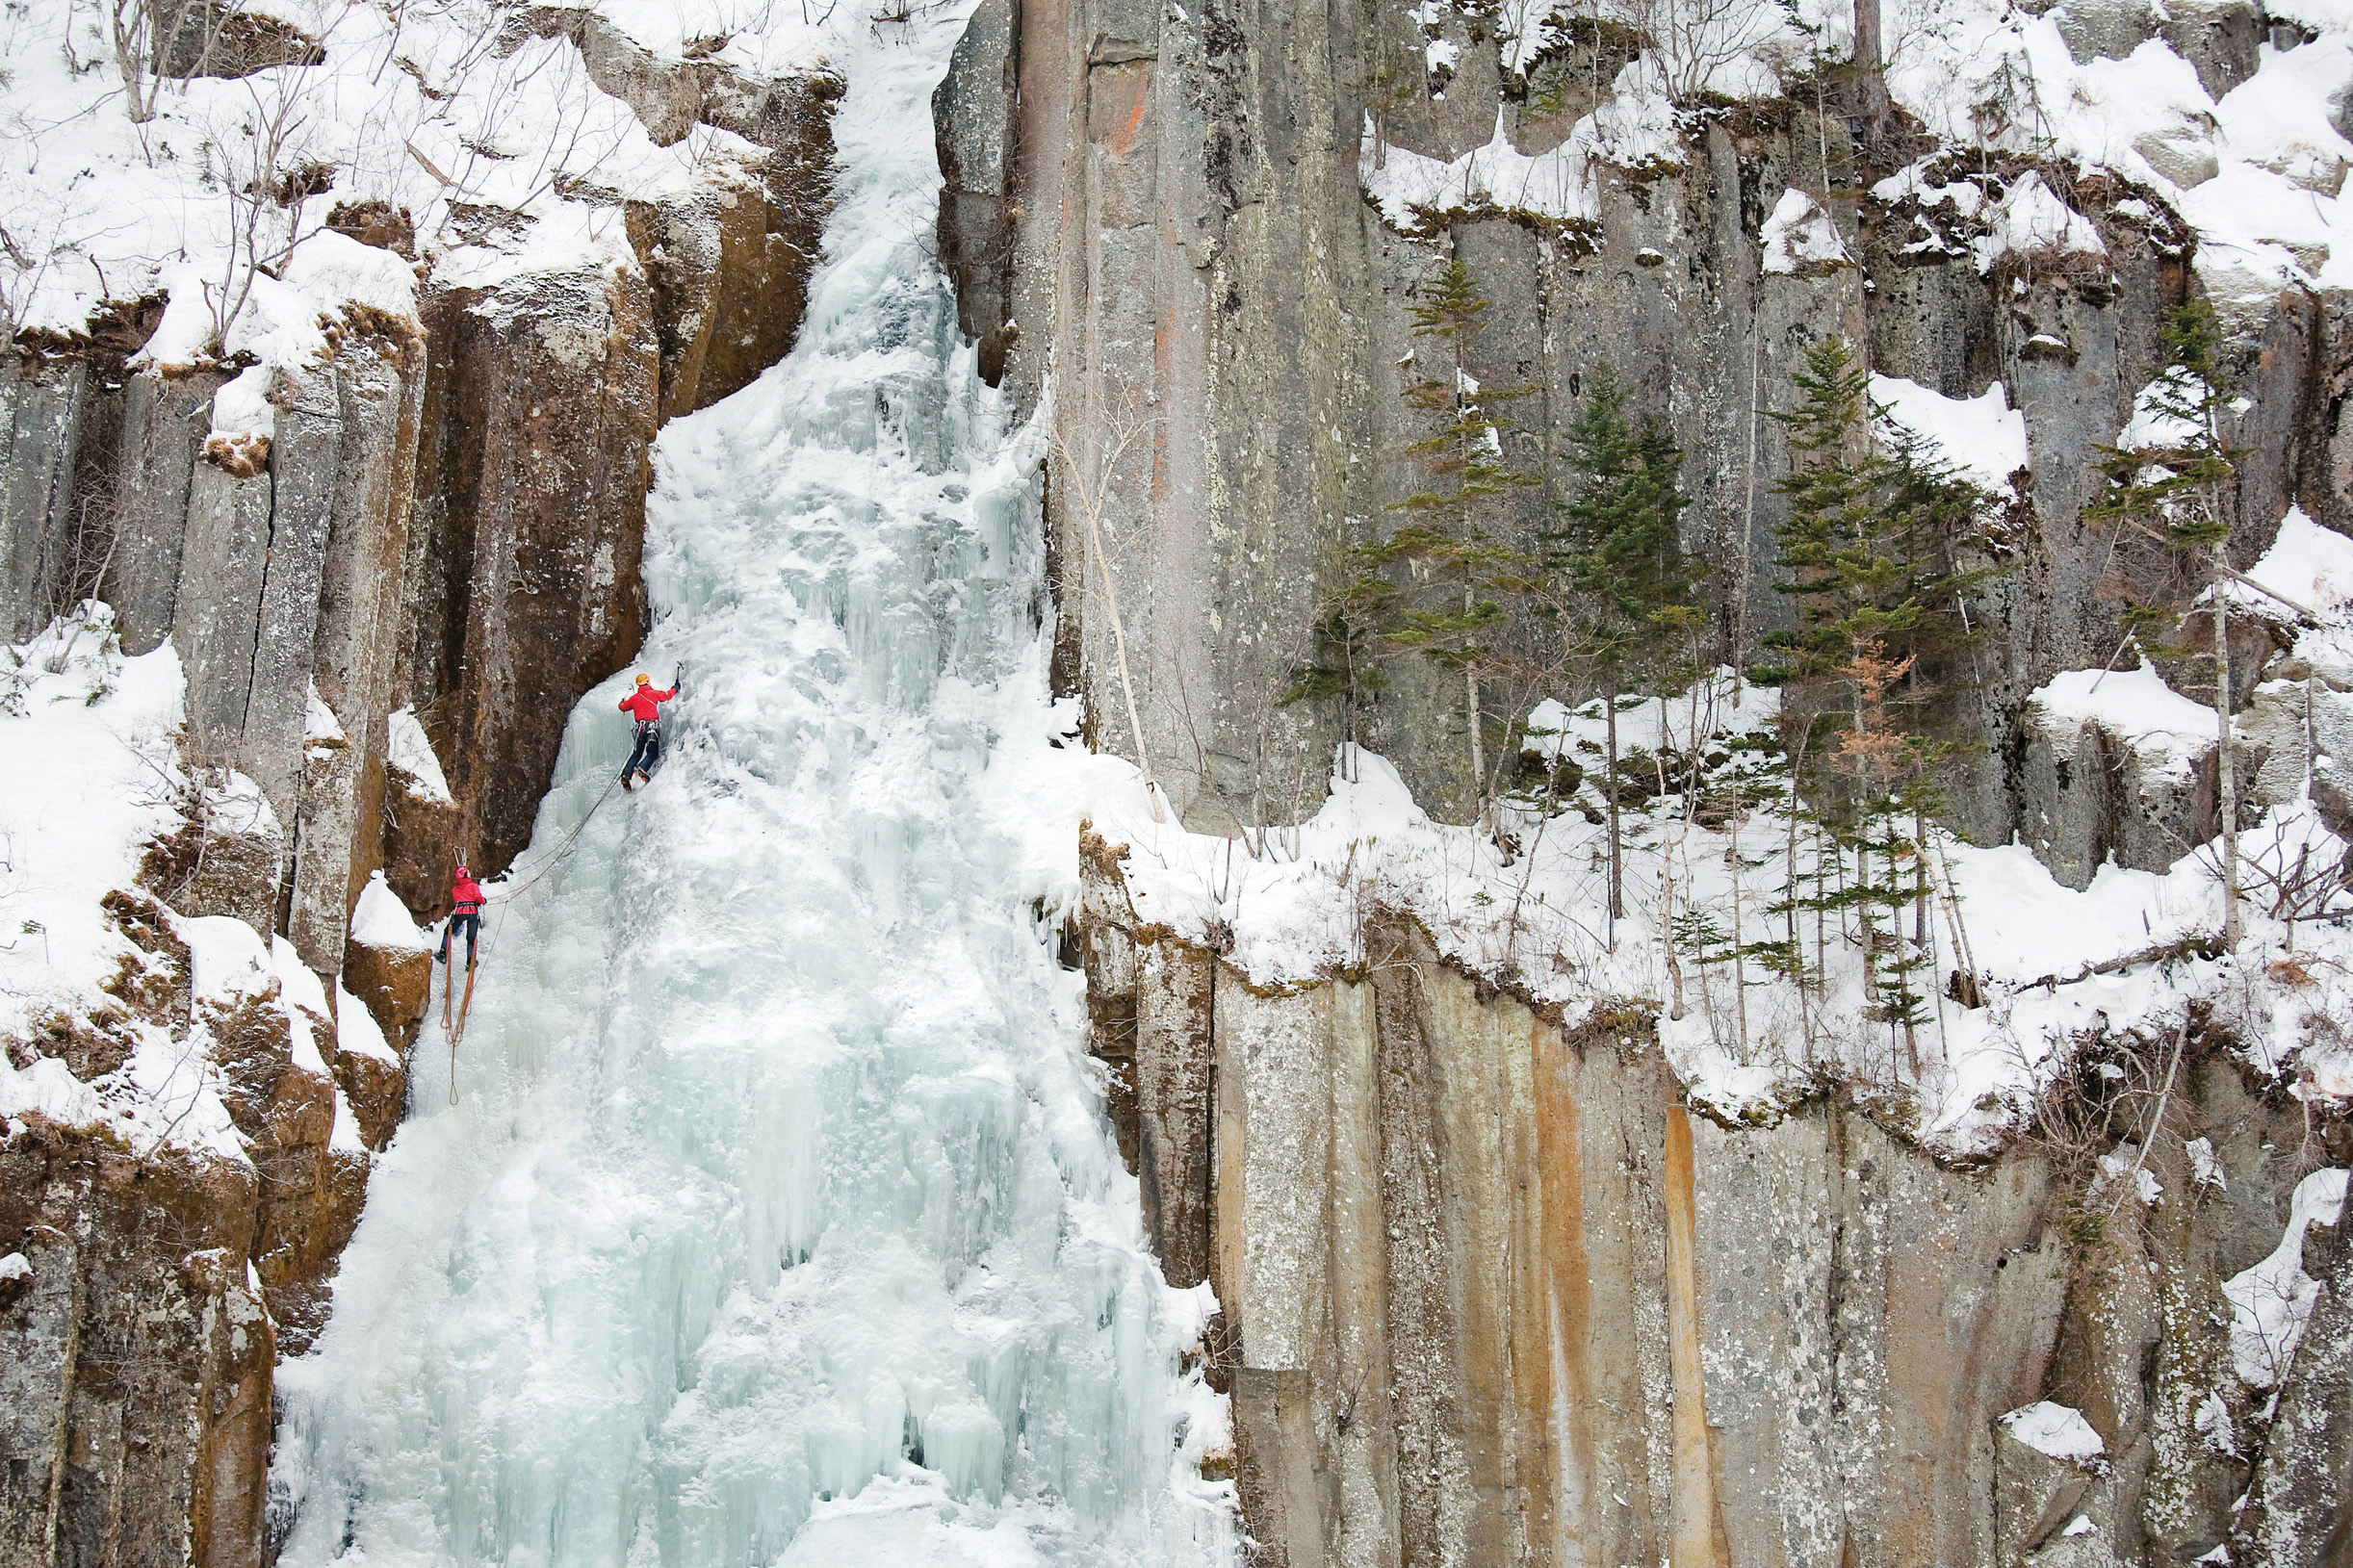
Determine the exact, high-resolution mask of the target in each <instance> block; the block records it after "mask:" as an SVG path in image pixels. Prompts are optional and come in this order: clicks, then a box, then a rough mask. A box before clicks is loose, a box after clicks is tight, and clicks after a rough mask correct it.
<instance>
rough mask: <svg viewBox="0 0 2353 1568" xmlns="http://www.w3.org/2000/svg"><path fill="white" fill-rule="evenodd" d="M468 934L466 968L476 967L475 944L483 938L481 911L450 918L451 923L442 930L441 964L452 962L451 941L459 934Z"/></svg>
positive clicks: (460, 913)
mask: <svg viewBox="0 0 2353 1568" xmlns="http://www.w3.org/2000/svg"><path fill="white" fill-rule="evenodd" d="M461 931H462V932H464V933H465V934H466V967H467V968H469V969H471V968H473V967H474V944H475V943H476V942H477V941H478V940H479V939H480V938H481V935H482V914H481V912H480V911H479V910H476V911H473V912H472V913H468V912H466V911H463V910H461V911H459V912H458V913H455V914H453V915H451V916H450V923H449V924H448V925H446V926H444V927H442V929H441V962H442V963H444V964H447V963H449V962H450V939H451V938H453V937H455V936H456V935H457V934H458V933H459V932H461Z"/></svg>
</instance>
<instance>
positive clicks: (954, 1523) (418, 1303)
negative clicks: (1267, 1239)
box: [272, 14, 1233, 1568]
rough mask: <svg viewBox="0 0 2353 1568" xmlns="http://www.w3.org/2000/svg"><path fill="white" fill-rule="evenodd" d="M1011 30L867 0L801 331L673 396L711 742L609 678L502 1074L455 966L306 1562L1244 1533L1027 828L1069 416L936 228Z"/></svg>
mask: <svg viewBox="0 0 2353 1568" xmlns="http://www.w3.org/2000/svg"><path fill="white" fill-rule="evenodd" d="M960 27H961V19H960V17H958V16H957V15H954V14H948V15H939V14H934V15H933V16H931V17H930V18H928V19H918V21H917V22H916V23H915V25H914V27H913V29H912V36H911V37H910V38H908V39H903V40H892V41H884V40H878V39H874V38H872V37H871V36H869V34H868V30H867V28H866V22H865V20H864V18H863V16H861V17H860V18H858V19H856V20H855V21H852V22H850V23H848V24H845V27H844V30H843V32H842V34H841V36H840V39H839V40H838V42H839V47H838V48H837V49H836V51H835V53H834V55H833V59H834V62H835V64H837V65H838V66H839V67H840V68H841V69H842V70H843V71H844V73H845V74H846V76H847V78H848V82H849V90H848V94H847V96H846V98H845V99H844V100H843V102H842V104H841V106H840V117H839V119H838V121H837V126H836V133H837V138H838V141H839V145H840V154H841V160H842V165H843V174H842V179H841V183H840V188H839V193H838V194H839V201H840V205H839V207H838V210H837V212H836V214H835V216H834V218H833V219H832V223H831V228H830V234H829V244H828V256H827V260H826V262H825V264H824V266H823V268H822V270H820V272H819V273H818V276H817V278H816V280H815V285H814V288H813V297H812V303H811V306H810V313H809V318H808V321H807V324H806V326H805V327H804V329H803V333H802V337H801V341H800V344H799V346H798V347H797V348H796V349H795V350H794V352H793V354H792V356H791V357H790V359H789V360H788V361H787V362H786V363H785V364H784V365H783V366H780V367H779V368H778V369H776V370H774V371H771V372H770V373H768V374H767V375H766V376H764V377H763V378H762V379H761V380H760V381H759V382H758V383H757V384H756V385H754V386H753V387H751V388H749V389H747V390H745V391H744V392H742V393H740V394H738V395H737V396H736V397H734V398H730V399H728V400H727V401H726V402H723V403H721V404H719V405H717V406H715V407H713V408H711V409H709V410H706V411H705V412H703V413H701V414H698V415H695V416H693V417H691V418H689V419H686V420H683V421H680V422H678V423H676V424H672V425H671V426H670V427H669V428H668V429H667V430H666V431H665V432H664V434H663V436H662V438H661V443H660V448H659V480H658V485H657V492H656V495H655V498H654V501H653V504H652V509H651V517H650V522H649V534H648V544H647V561H646V576H647V581H648V585H649V588H650V591H651V594H652V598H653V601H654V604H655V607H656V625H655V630H654V632H653V635H652V638H651V642H650V645H649V646H648V648H647V649H646V651H645V654H644V655H643V658H644V664H643V667H644V668H645V669H647V670H649V671H652V672H654V673H655V675H656V677H657V679H658V680H661V679H666V678H667V676H668V674H669V671H670V669H671V667H672V663H673V661H674V660H677V659H685V660H687V661H688V663H689V668H688V669H687V671H686V686H685V697H684V699H683V700H682V701H681V702H680V703H679V705H678V706H677V707H676V709H675V710H674V712H675V716H674V717H672V718H671V719H670V721H669V725H668V729H669V740H670V747H671V751H670V756H669V758H668V761H667V764H666V766H665V768H664V770H663V772H662V773H661V775H660V776H659V779H658V780H657V782H656V783H655V784H654V786H653V787H652V788H651V789H650V790H649V791H645V792H642V793H639V794H637V795H634V796H629V795H622V794H618V793H613V794H610V795H609V797H608V798H606V799H605V800H604V804H603V805H602V807H601V809H599V810H596V811H595V812H594V814H593V815H588V813H589V811H590V808H591V806H592V805H593V804H594V803H596V802H597V801H598V800H599V798H600V797H605V796H607V793H608V785H609V784H610V783H611V781H612V779H613V776H614V774H615V773H616V771H617V770H618V767H619V764H620V761H621V758H622V757H623V755H624V754H625V752H626V751H627V743H628V729H629V726H628V724H627V722H626V721H625V720H623V719H622V718H621V717H620V716H619V715H618V714H617V713H616V712H615V711H614V704H615V699H616V696H617V693H618V691H619V690H620V689H621V684H622V681H624V680H626V676H622V677H616V678H615V680H614V681H611V682H609V683H608V685H607V686H606V687H604V688H602V689H600V690H598V691H596V692H593V693H591V694H590V695H589V696H588V697H587V698H586V699H585V700H584V701H583V702H582V705H581V707H580V708H579V710H578V711H577V712H576V714H575V715H574V718H573V722H572V726H571V730H570V733H568V735H567V737H566V740H565V745H564V752H563V758H562V761H561V764H560V766H559V768H558V773H557V778H556V785H555V787H554V789H553V790H552V791H551V793H550V795H549V797H548V800H547V803H546V805H545V807H544V809H543V810H542V812H541V816H540V822H539V834H538V839H537V843H536V845H535V846H534V848H533V849H532V850H531V851H530V852H529V853H528V854H527V855H526V856H525V857H524V858H523V861H521V862H520V867H519V871H518V874H517V876H516V877H514V878H513V879H510V882H511V883H514V884H520V883H521V882H522V881H523V880H524V879H525V878H528V877H529V876H530V875H531V874H532V873H534V872H536V871H538V870H539V869H540V868H541V867H542V866H549V865H552V867H553V868H552V869H551V870H550V871H549V872H548V874H547V876H546V877H545V879H544V881H541V882H539V883H538V884H537V885H536V886H533V887H530V888H528V889H526V890H523V891H521V892H520V893H519V894H518V895H515V896H512V897H507V898H502V897H501V896H500V894H499V889H498V888H496V887H494V888H493V889H492V891H493V896H494V902H493V906H492V909H491V912H490V913H489V915H488V918H487V922H486V924H487V930H486V933H485V951H484V957H483V967H482V970H481V974H480V979H479V984H478V990H477V992H476V996H475V1001H474V1015H473V1021H472V1024H471V1026H470V1028H469V1029H468V1030H467V1032H466V1035H465V1038H464V1041H463V1044H462V1050H461V1052H460V1054H459V1059H458V1064H457V1068H456V1079H457V1083H456V1089H457V1092H458V1103H457V1104H456V1105H454V1106H452V1105H451V1104H450V1099H451V1093H450V1090H451V1086H450V1084H449V1081H448V1074H449V1066H448V1064H449V1060H450V1057H449V1049H448V1044H447V1041H444V1040H443V1039H442V1038H441V1035H440V1031H439V1029H438V1025H437V1015H436V1021H435V1022H432V1023H428V1026H427V1032H426V1035H425V1038H424V1039H423V1040H422V1041H420V1043H419V1046H418V1049H417V1055H416V1069H417V1076H416V1079H415V1087H414V1095H415V1109H416V1113H417V1114H416V1117H415V1118H414V1119H413V1120H411V1121H410V1122H409V1123H408V1124H407V1125H406V1126H405V1127H404V1128H403V1129H402V1131H401V1135H400V1138H399V1139H398V1141H397V1142H396V1143H395V1144H394V1145H393V1147H392V1149H391V1151H390V1152H389V1153H388V1155H387V1156H386V1157H385V1158H384V1160H383V1162H382V1164H381V1165H380V1167H379V1169H378V1170H377V1173H376V1175H375V1179H374V1184H373V1186H372V1187H371V1189H370V1194H369V1200H368V1211H367V1214H366V1218H365V1220H364V1221H363V1222H362V1224H361V1226H360V1230H359V1233H358V1236H357V1238H356V1239H355V1240H354V1242H353V1244H352V1246H351V1247H350V1249H349V1252H348V1253H347V1254H346V1255H345V1260H344V1264H343V1272H342V1274H341V1277H340V1279H339V1280H338V1282H337V1287H336V1297H335V1311H334V1317H333V1320H332V1322H331V1324H330V1325H329V1326H328V1328H327V1330H326V1332H325V1334H324V1335H323V1338H322V1340H321V1342H320V1344H319V1346H318V1348H317V1350H315V1351H314V1352H313V1353H312V1354H311V1355H309V1356H307V1357H305V1358H303V1359H302V1360H300V1361H297V1362H294V1363H290V1364H289V1365H288V1366H287V1367H286V1368H285V1369H284V1372H283V1374H282V1379H281V1385H280V1386H281V1387H282V1388H283V1390H284V1391H285V1397H286V1407H285V1413H284V1418H283V1423H282V1426H281V1428H280V1433H279V1442H278V1447H277V1457H276V1461H275V1464H276V1468H275V1471H274V1473H273V1476H272V1492H273V1500H272V1507H273V1517H274V1519H275V1521H276V1524H277V1526H278V1528H279V1529H285V1530H289V1531H291V1533H290V1534H289V1535H288V1536H287V1539H286V1544H285V1548H284V1555H283V1559H282V1560H284V1561H285V1562H286V1563H288V1564H290V1565H297V1568H317V1565H322V1564H327V1563H344V1564H359V1563H366V1564H368V1565H370V1568H393V1565H402V1568H406V1565H411V1564H472V1563H496V1564H502V1565H511V1568H526V1565H529V1568H588V1565H606V1564H609V1565H613V1568H624V1565H627V1568H641V1565H653V1564H662V1565H670V1568H723V1565H733V1564H770V1563H780V1562H781V1563H789V1564H803V1563H807V1564H817V1563H822V1564H827V1565H829V1568H855V1565H859V1564H866V1563H888V1564H890V1565H891V1568H917V1565H918V1564H931V1563H940V1564H988V1565H992V1568H1016V1565H1022V1564H1033V1563H1036V1564H1046V1563H1051V1564H1078V1563H1087V1564H1097V1563H1099V1564H1115V1563H1116V1564H1130V1563H1137V1564H1142V1563H1202V1564H1206V1563H1214V1562H1227V1561H1230V1560H1231V1557H1232V1554H1233V1547H1232V1535H1233V1527H1232V1524H1231V1519H1230V1514H1229V1512H1228V1509H1227V1508H1226V1506H1225V1505H1224V1489H1223V1488H1221V1487H1214V1486H1210V1485H1207V1484H1205V1483H1203V1482H1202V1480H1201V1479H1200V1474H1199V1463H1200V1458H1201V1454H1202V1451H1203V1449H1204V1448H1205V1447H1213V1446H1217V1445H1221V1444H1223V1442H1224V1441H1225V1437H1224V1432H1225V1415H1224V1411H1223V1407H1222V1403H1221V1401H1218V1400H1217V1399H1216V1398H1215V1397H1214V1396H1213V1395H1211V1394H1210V1393H1209V1392H1208V1391H1207V1390H1206V1389H1205V1388H1203V1387H1202V1384H1201V1382H1200V1379H1199V1376H1198V1375H1197V1374H1196V1373H1193V1372H1189V1371H1188V1370H1186V1365H1185V1352H1186V1350H1187V1349H1188V1347H1189V1346H1190V1345H1191V1344H1192V1342H1193V1340H1194V1337H1195V1335H1196V1333H1197V1331H1198V1327H1199V1321H1198V1320H1199V1315H1200V1311H1201V1305H1202V1303H1201V1299H1200V1296H1199V1293H1178V1292H1174V1291H1171V1290H1169V1289H1168V1288H1167V1287H1166V1286H1165V1285H1164V1284H1163V1283H1162V1282H1161V1280H1160V1276H1159V1274H1158V1272H1157V1270H1156V1269H1155V1267H1154V1266H1153V1263H1152V1261H1151V1257H1150V1255H1149V1253H1148V1252H1147V1250H1146V1249H1145V1244H1144V1241H1143V1236H1142V1231H1141V1225H1140V1222H1139V1220H1138V1217H1137V1203H1136V1189H1135V1184H1134V1182H1133V1180H1132V1179H1131V1178H1130V1177H1129V1176H1128V1175H1127V1174H1126V1172H1125V1170H1123V1168H1122V1167H1121V1164H1120V1159H1119V1154H1118V1151H1117V1149H1116V1147H1115V1146H1114V1145H1113V1144H1112V1141H1111V1138H1110V1134H1109V1130H1108V1127H1107V1125H1106V1123H1105V1121H1104V1119H1103V1117H1102V1114H1101V1111H1100V1108H1099V1095H1098V1091H1097V1088H1096V1083H1095V1080H1094V1079H1093V1077H1092V1076H1091V1074H1090V1068H1089V1064H1088V1062H1087V1060H1086V1058H1085V1057H1084V1055H1083V1054H1082V1050H1081V1037H1080V1020H1081V1017H1082V1015H1083V1007H1082V997H1081V994H1080V989H1079V985H1078V981H1077V977H1076V976H1074V975H1072V974H1069V973H1066V972H1065V971H1063V970H1061V969H1060V968H1058V967H1057V966H1056V964H1054V962H1053V959H1052V956H1051V951H1050V947H1049V945H1048V944H1047V941H1046V939H1045V934H1044V933H1043V932H1042V931H1041V929H1040V928H1039V926H1038V925H1037V923H1036V922H1035V920H1034V919H1033V917H1032V915H1031V913H1030V910H1029V908H1028V907H1027V905H1026V903H1025V901H1024V898H1025V894H1026V892H1027V890H1028V888H1027V886H1026V885H1025V884H1024V881H1023V877H1024V871H1023V865H1024V863H1025V862H1024V861H1023V860H1022V851H1021V847H1020V843H1019V840H1018V838H1017V836H1016V835H1013V834H1011V833H1009V832H1008V831H1007V830H1006V828H1005V826H1004V824H1005V821H1006V819H1007V815H1008V812H1009V811H1010V810H1018V809H1019V808H1018V806H1009V805H1008V803H1007V801H1006V798H1005V796H1006V792H1007V791H1008V789H1009V788H1011V787H1012V785H1011V784H1010V783H1009V781H1010V780H1014V779H1019V778H1021V777H1023V776H1024V769H1027V770H1028V772H1029V773H1030V774H1032V775H1034V773H1035V771H1036V770H1037V769H1038V768H1039V767H1041V766H1050V765H1051V764H1050V763H1049V762H1047V761H1043V760H1041V756H1042V754H1043V752H1044V749H1045V748H1046V747H1047V744H1048V740H1047V733H1048V731H1049V729H1050V728H1051V726H1050V724H1049V722H1048V707H1047V701H1046V698H1045V694H1044V678H1043V673H1042V652H1041V649H1040V647H1039V643H1038V635H1039V634H1038V631H1037V629H1036V618H1035V613H1034V611H1035V605H1036V600H1037V595H1038V593H1039V591H1040V589H1039V582H1040V544H1039V539H1038V534H1037V525H1036V514H1035V506H1034V501H1033V492H1032V486H1031V473H1032V470H1033V468H1034V462H1033V460H1032V459H1031V458H1030V457H1029V456H1028V455H1025V454H1024V452H1023V451H1022V450H1021V447H1020V443H1019V440H1018V437H1017V436H1016V435H1015V434H1014V433H1013V432H1009V431H1007V430H1006V428H1005V427H1004V424H1003V422H1002V419H1001V417H1000V414H999V411H998V407H997V403H996V398H995V395H994V394H992V393H990V392H989V391H988V389H987V388H985V387H983V386H982V385H981V384H980V383H979V381H978V379H977V377H976V375H975V374H974V373H973V360H972V355H971V352H970V349H969V348H965V347H959V345H958V342H957V333H956V325H955V311H954V305H953V300H952V299H951V297H950V296H949V294H948V292H947V288H946V285H945V282H944V279H943V278H942V277H941V276H940V275H939V273H938V271H937V270H936V268H935V266H934V265H933V264H932V263H931V262H930V261H929V259H928V258H927V255H926V242H927V241H928V237H929V235H930V233H931V229H932V214H933V210H934V203H935V202H936V200H937V193H938V186H939V173H938V169H937V166H936V163H935V155H934V152H933V145H932V132H931V121H930V114H929V95H930V92H931V89H932V86H933V84H934V82H935V81H936V80H937V79H938V77H939V75H940V73H941V71H942V70H943V69H944V64H945V61H946V58H947V54H948V50H949V48H950V47H951V46H952V44H953V42H954V39H955V36H956V34H957V32H958V30H959V28H960ZM1056 755H1059V754H1056ZM1024 758H1026V760H1024ZM583 816H587V821H586V826H585V828H584V829H583V830H582V832H581V834H580V835H579V838H578V840H577V843H576V844H575V845H574V847H573V848H572V850H571V851H570V853H569V854H568V855H565V856H564V857H563V858H562V859H561V860H560V861H558V860H556V859H555V854H554V852H555V850H556V846H557V845H559V844H560V843H562V841H563V840H564V838H565V835H568V834H570V833H571V832H572V831H573V829H574V828H575V827H576V826H578V825H579V824H581V822H582V818H583Z"/></svg>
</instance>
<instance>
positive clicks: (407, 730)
mask: <svg viewBox="0 0 2353 1568" xmlns="http://www.w3.org/2000/svg"><path fill="white" fill-rule="evenodd" d="M384 760H385V761H387V762H389V763H390V764H391V765H392V767H393V768H394V770H395V771H397V772H399V773H400V774H401V787H402V788H404V789H406V790H407V791H408V792H409V793H410V794H411V795H414V796H416V797H417V798H418V799H419V800H427V801H433V802H436V803H448V802H449V801H450V800H451V795H450V781H449V778H448V776H447V775H445V774H444V773H443V772H442V771H441V758H439V757H437V756H435V755H434V754H433V743H432V741H431V740H429V739H427V736H426V733H425V726H424V725H422V724H420V723H418V722H417V713H416V709H414V708H411V707H401V708H397V709H395V710H394V711H393V713H392V715H391V716H390V717H389V718H388V719H386V720H385V735H384Z"/></svg>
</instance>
